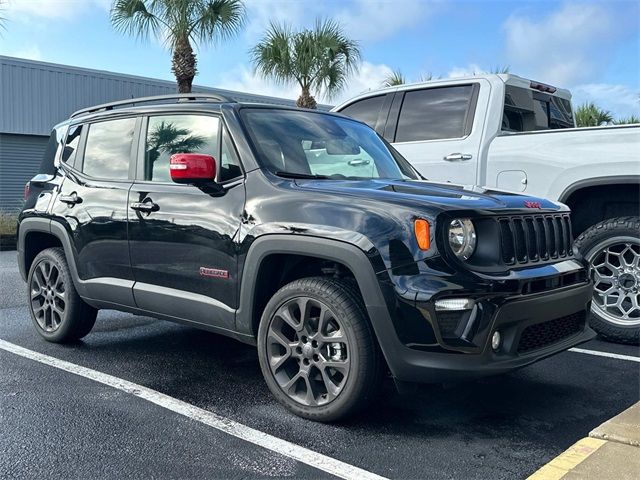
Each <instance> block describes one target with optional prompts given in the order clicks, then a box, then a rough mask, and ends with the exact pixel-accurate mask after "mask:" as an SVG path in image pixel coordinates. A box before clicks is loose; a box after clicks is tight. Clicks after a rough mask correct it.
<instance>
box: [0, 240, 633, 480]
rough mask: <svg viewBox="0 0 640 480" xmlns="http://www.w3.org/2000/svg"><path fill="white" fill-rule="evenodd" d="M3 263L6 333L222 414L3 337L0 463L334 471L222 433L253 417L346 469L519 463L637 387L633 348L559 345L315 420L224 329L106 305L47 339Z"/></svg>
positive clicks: (558, 445)
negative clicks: (82, 334) (70, 334)
mask: <svg viewBox="0 0 640 480" xmlns="http://www.w3.org/2000/svg"><path fill="white" fill-rule="evenodd" d="M0 268H1V271H0V292H1V298H0V301H1V304H0V340H3V341H5V342H10V343H11V344H13V345H17V346H20V347H24V348H26V349H28V350H29V351H31V352H37V353H40V354H45V355H48V356H50V357H54V358H55V359H61V360H66V361H67V362H71V363H72V364H74V365H79V366H81V367H87V368H89V369H93V370H96V371H98V372H102V373H106V374H109V375H112V376H114V377H117V378H118V379H122V380H126V381H128V382H133V383H135V384H137V385H139V386H142V387H147V388H148V389H152V390H154V391H157V392H160V393H161V394H164V395H166V396H169V397H172V398H173V399H177V400H180V401H181V402H184V403H180V405H183V406H184V405H187V407H184V408H188V406H193V407H198V408H199V409H202V410H204V411H206V412H211V413H213V414H215V415H216V418H217V419H218V420H217V421H218V424H219V425H222V429H221V428H216V427H215V426H210V425H208V424H207V422H206V421H203V420H202V417H201V418H194V417H193V416H191V417H190V416H185V415H181V414H180V413H177V412H176V411H172V410H170V409H166V408H163V406H160V405H158V404H155V403H153V402H152V401H149V400H146V399H144V398H141V397H140V396H139V395H136V394H132V393H130V392H127V391H123V390H122V389H120V390H119V389H117V388H113V387H111V386H108V385H104V384H102V383H99V382H96V381H94V380H91V379H89V378H85V377H82V376H78V375H74V374H73V373H69V372H67V371H62V370H60V369H58V368H54V367H53V366H50V365H46V364H43V363H42V362H40V361H36V360H34V359H31V358H25V356H21V355H16V354H14V353H11V352H8V351H6V349H0V477H2V478H44V477H46V478H65V479H66V478H107V477H108V478H114V477H117V478H123V477H127V478H142V477H144V478H263V477H269V478H282V477H293V478H325V477H331V476H332V475H331V473H330V472H333V473H334V474H335V473H336V471H335V470H334V471H332V470H330V469H325V468H321V465H322V461H320V462H316V463H314V462H313V461H311V462H305V461H300V460H295V459H293V458H291V456H287V455H286V452H284V451H283V449H282V448H280V447H278V446H277V442H275V440H273V438H272V437H264V438H263V443H262V445H263V446H260V443H259V442H258V445H256V442H252V441H250V440H249V441H248V440H247V439H246V438H244V439H243V438H238V437H237V436H233V435H230V434H229V433H225V430H224V428H226V426H229V425H231V426H232V427H233V428H235V427H234V425H238V424H242V425H244V426H247V427H251V428H252V429H254V430H252V432H256V431H257V433H256V434H252V435H254V436H256V438H258V437H259V434H260V432H263V433H266V434H269V435H271V436H273V437H277V438H279V439H283V440H286V441H287V442H288V443H287V445H292V444H293V445H295V446H299V447H304V449H307V450H305V451H306V452H307V453H306V454H305V455H307V456H308V458H313V455H314V454H318V455H320V457H318V458H320V460H322V458H326V457H330V458H331V459H335V460H338V461H339V462H342V463H340V464H339V465H338V469H340V468H342V467H344V468H345V470H343V471H342V473H343V475H342V476H345V477H350V476H351V477H354V476H355V477H357V476H358V474H357V472H358V471H356V474H354V473H353V471H349V470H348V467H349V466H353V467H358V468H360V469H364V470H366V471H368V472H372V473H374V474H377V475H380V476H383V477H388V478H481V479H486V478H492V479H499V478H524V477H526V476H527V475H529V474H531V473H533V472H534V471H535V470H536V469H538V468H539V467H540V466H541V465H543V464H545V463H546V462H548V461H549V460H551V459H552V458H553V457H555V456H556V455H558V454H559V453H561V452H562V451H563V450H565V449H566V448H567V447H569V446H570V445H572V444H573V443H574V442H575V441H576V440H578V439H580V438H582V437H584V436H586V435H587V434H588V432H589V431H590V430H592V429H593V428H595V427H596V426H598V425H599V424H601V423H602V422H604V421H605V420H607V419H608V418H610V417H612V416H614V415H616V414H617V413H619V412H621V411H622V410H624V409H625V408H627V407H629V406H630V405H632V404H633V403H635V402H637V401H638V399H639V397H640V363H637V362H635V361H631V360H630V359H628V358H627V359H625V358H623V357H620V358H611V357H603V356H595V355H592V354H586V353H578V352H564V353H562V354H560V355H557V356H555V357H552V358H550V359H547V360H544V361H542V362H539V363H537V364H535V365H533V366H530V367H528V368H526V369H523V370H520V371H517V372H514V373H511V374H508V375H504V376H501V377H495V378H489V379H484V380H482V381H477V382H471V383H465V384H462V385H457V386H455V387H451V388H447V389H443V388H441V387H439V386H430V387H427V388H424V389H423V390H422V391H421V392H420V393H419V394H416V395H414V396H408V397H407V396H399V395H398V394H396V393H395V392H394V391H393V390H392V389H391V388H388V389H387V390H385V392H384V394H383V395H381V397H380V399H379V400H378V402H377V403H376V404H375V405H374V406H373V407H372V408H371V409H369V410H368V411H366V412H364V413H363V414H362V415H360V416H359V417H358V418H355V419H353V420H352V421H350V422H349V423H346V424H340V425H321V424H316V423H312V422H309V421H306V420H303V419H300V418H297V417H295V416H293V415H291V414H289V413H288V412H287V411H285V410H284V408H282V407H280V406H279V405H278V404H277V403H276V402H275V401H274V400H273V398H272V397H271V395H270V394H269V392H268V390H267V387H266V386H265V384H264V383H263V381H262V377H261V374H260V369H259V365H258V361H257V357H256V351H255V349H253V348H252V347H249V346H246V345H242V344H240V343H238V342H235V341H233V340H230V339H227V338H224V337H220V336H217V335H214V334H210V333H207V332H202V331H199V330H195V329H192V328H188V327H184V326H180V325H175V324H172V323H168V322H162V321H158V320H154V319H152V318H145V317H136V316H132V315H128V314H122V313H118V312H111V311H103V312H101V313H100V315H99V320H98V323H96V327H95V328H94V330H93V332H92V333H91V334H90V335H88V336H87V337H86V338H85V339H84V340H83V341H82V342H78V343H77V344H74V345H68V346H60V345H54V344H49V343H46V342H44V341H43V340H41V339H40V337H39V336H38V335H37V334H36V333H35V331H34V329H33V327H32V326H31V320H30V318H29V315H28V312H27V309H26V307H25V305H24V303H25V288H26V287H25V285H24V283H23V282H22V280H21V279H20V276H19V273H18V270H17V266H16V263H15V252H2V253H0ZM581 348H583V349H586V350H589V351H596V352H605V353H614V354H617V355H621V356H626V357H629V356H630V357H635V358H638V357H640V353H639V351H638V348H637V347H632V346H623V345H614V344H610V343H606V342H603V341H600V340H594V341H592V342H589V343H588V344H585V345H583V346H581ZM37 353H36V354H34V355H37ZM163 398H166V397H163ZM180 408H183V407H180ZM233 422H238V423H233ZM260 438H262V437H260ZM270 438H271V440H269V439H270ZM265 439H266V440H265ZM265 442H266V443H265ZM269 442H272V443H273V445H274V446H273V447H271V446H270V444H269ZM265 446H266V447H267V448H265ZM283 453H285V454H283ZM323 456H324V457H323ZM294 458H295V456H294ZM621 461H623V459H621ZM312 465H315V466H312ZM318 465H320V467H318ZM340 465H342V467H340ZM340 472H341V471H340V470H338V471H337V474H338V475H340Z"/></svg>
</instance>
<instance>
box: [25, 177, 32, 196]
mask: <svg viewBox="0 0 640 480" xmlns="http://www.w3.org/2000/svg"><path fill="white" fill-rule="evenodd" d="M29 192H31V182H30V181H29V182H27V183H25V184H24V199H25V200H26V199H27V198H29Z"/></svg>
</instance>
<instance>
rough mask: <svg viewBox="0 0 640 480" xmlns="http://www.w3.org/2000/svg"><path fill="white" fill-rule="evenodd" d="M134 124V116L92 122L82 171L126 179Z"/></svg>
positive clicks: (110, 177)
mask: <svg viewBox="0 0 640 480" xmlns="http://www.w3.org/2000/svg"><path fill="white" fill-rule="evenodd" d="M135 124H136V120H135V118H123V119H119V120H108V121H106V122H100V123H94V124H91V125H90V126H89V134H88V136H87V146H86V147H85V151H84V161H83V163H82V171H83V172H84V173H85V174H87V175H89V176H91V177H95V178H105V179H114V180H124V179H126V178H127V177H128V176H129V160H130V159H131V146H132V143H133V133H134V129H135Z"/></svg>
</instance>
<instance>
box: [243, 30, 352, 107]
mask: <svg viewBox="0 0 640 480" xmlns="http://www.w3.org/2000/svg"><path fill="white" fill-rule="evenodd" d="M250 55H251V59H252V62H253V65H254V68H255V70H256V71H257V72H258V73H260V74H261V75H262V76H263V77H266V78H271V79H273V80H275V81H276V82H277V83H279V84H282V85H286V84H291V83H294V82H297V83H298V85H300V89H301V93H300V97H299V98H298V100H297V102H296V104H297V105H298V106H299V107H303V108H316V106H317V105H316V100H315V98H314V97H313V96H312V94H311V92H312V91H313V92H314V93H315V94H316V95H323V96H325V97H327V98H331V97H333V96H335V95H336V94H337V93H338V92H339V91H341V90H342V89H343V88H344V86H345V84H346V81H347V78H348V77H349V75H350V74H352V73H353V72H355V71H357V69H358V65H359V62H360V49H359V48H358V43H357V42H355V41H354V40H350V39H349V38H347V36H346V35H345V34H344V32H343V30H342V27H341V26H340V24H338V23H336V22H334V21H332V20H324V21H322V20H316V24H315V27H314V28H313V29H304V30H301V31H298V32H294V31H293V30H292V29H291V27H289V26H287V25H278V24H275V23H272V24H271V25H270V27H269V28H268V30H267V32H266V34H265V36H264V37H263V38H262V40H260V42H259V43H258V44H257V45H256V46H255V47H253V48H252V49H251V50H250Z"/></svg>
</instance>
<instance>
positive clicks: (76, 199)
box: [58, 192, 82, 207]
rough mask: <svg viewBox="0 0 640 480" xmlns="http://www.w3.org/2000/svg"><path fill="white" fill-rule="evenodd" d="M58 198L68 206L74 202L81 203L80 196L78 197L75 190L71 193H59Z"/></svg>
mask: <svg viewBox="0 0 640 480" xmlns="http://www.w3.org/2000/svg"><path fill="white" fill-rule="evenodd" d="M58 199H59V200H60V201H61V202H62V203H66V204H67V205H69V206H70V207H71V206H73V205H75V204H76V203H82V198H81V197H79V196H78V194H77V193H76V192H73V193H72V194H71V195H60V196H59V197H58Z"/></svg>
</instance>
